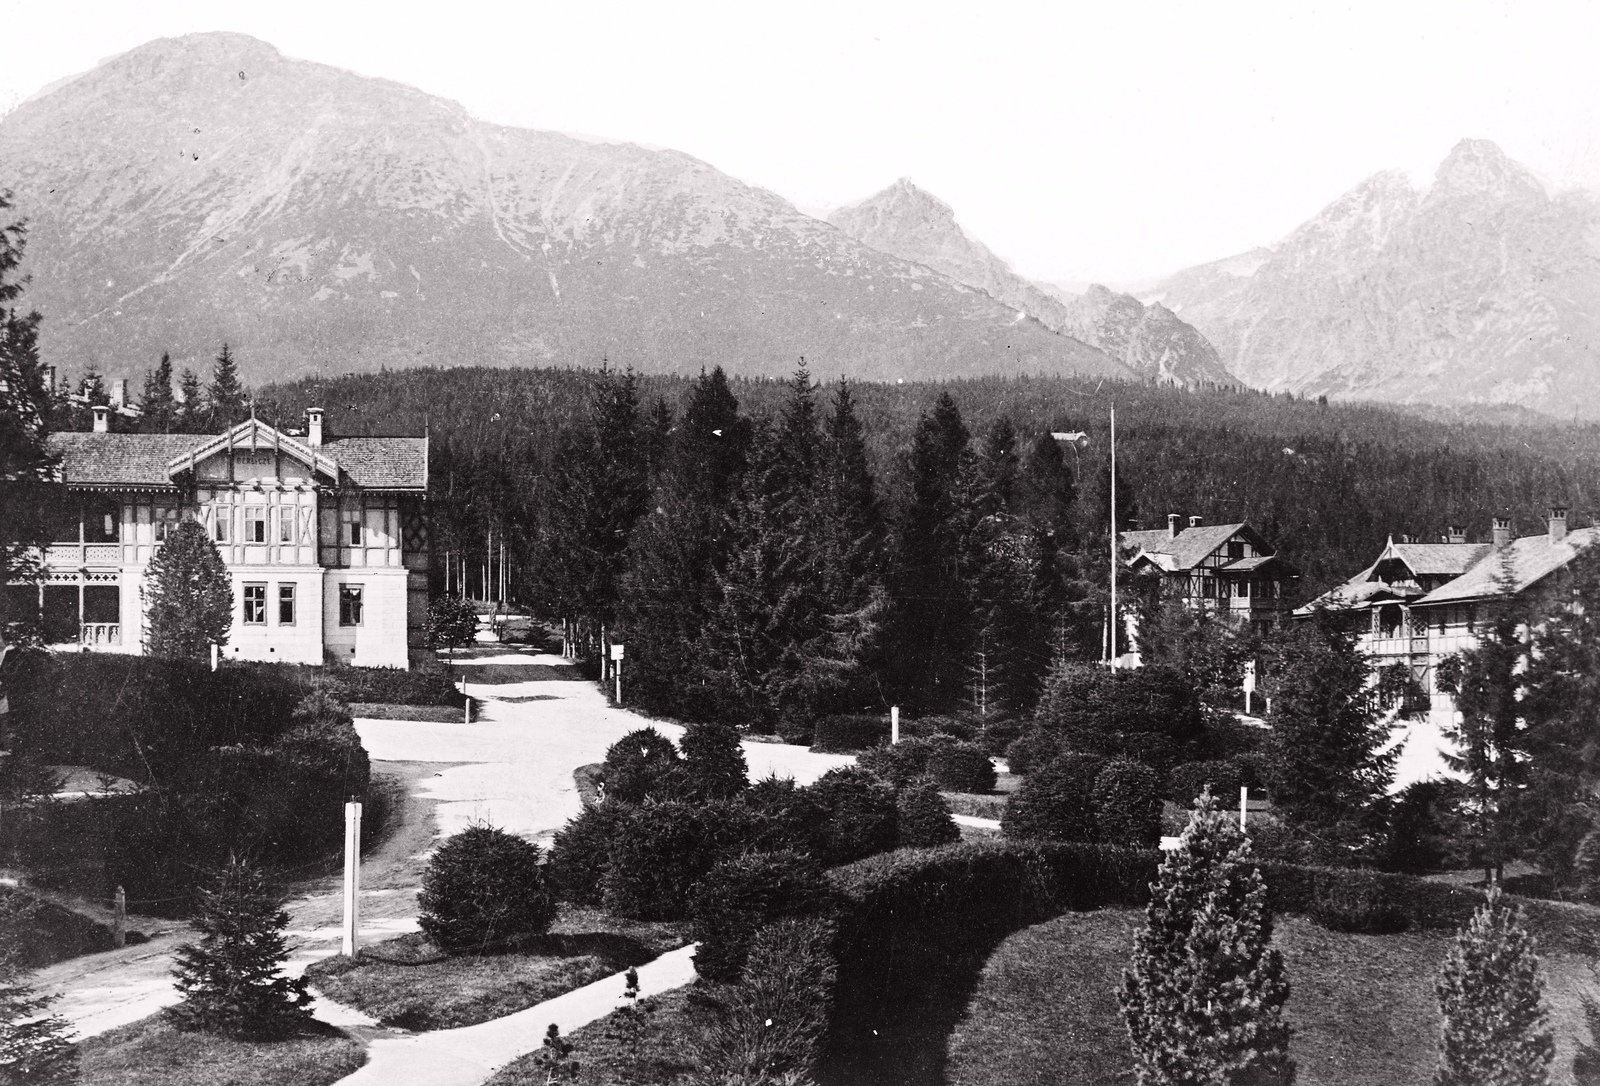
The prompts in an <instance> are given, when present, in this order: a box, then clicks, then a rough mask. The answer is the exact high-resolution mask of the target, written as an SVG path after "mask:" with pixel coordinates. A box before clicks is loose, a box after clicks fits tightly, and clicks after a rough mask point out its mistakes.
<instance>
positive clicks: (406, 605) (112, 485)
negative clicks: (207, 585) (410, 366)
mask: <svg viewBox="0 0 1600 1086" xmlns="http://www.w3.org/2000/svg"><path fill="white" fill-rule="evenodd" d="M308 423H309V425H308V426H307V430H306V433H305V434H304V435H296V434H290V433H285V432H282V431H279V430H277V429H275V428H273V427H271V426H268V425H267V424H266V423H263V422H258V421H256V420H254V419H251V420H249V421H247V422H241V423H239V424H238V425H237V426H234V427H232V428H231V429H229V430H228V431H227V432H226V433H222V434H215V435H190V434H117V433H110V432H108V427H107V425H106V415H105V409H104V408H99V409H97V411H96V419H95V429H94V431H93V432H91V433H57V434H52V435H51V437H50V444H51V449H52V451H53V452H54V453H55V454H56V455H58V456H59V457H60V458H61V468H60V471H61V479H62V482H64V483H65V484H66V487H67V491H68V493H69V494H70V495H71V499H70V501H69V502H67V503H65V504H64V506H63V508H62V509H61V510H60V513H61V515H60V517H59V518H58V527H57V530H56V532H55V536H56V539H57V540H58V541H57V542H53V543H51V545H50V546H49V547H48V548H47V549H46V552H45V555H44V558H45V570H44V579H43V581H42V583H40V584H39V585H37V586H34V585H28V586H17V585H14V586H11V588H10V591H12V592H19V591H21V592H35V591H36V592H37V594H38V605H39V609H40V614H41V620H42V623H43V626H44V629H45V635H46V639H47V640H49V641H51V642H53V643H56V644H63V643H66V644H76V645H80V646H82V647H83V648H86V649H89V650H94V651H111V652H130V653H138V652H141V651H142V649H143V645H144V641H145V628H144V620H143V612H144V608H143V606H142V596H141V589H142V587H143V583H144V574H145V569H146V566H147V565H148V563H149V561H150V559H151V557H152V556H153V555H154V553H155V551H156V549H157V548H158V547H159V546H160V545H161V543H162V542H163V541H164V540H165V539H166V538H167V535H168V533H170V532H171V530H172V527H173V526H174V525H176V524H177V523H179V522H180V521H182V520H185V519H192V520H196V521H199V522H200V523H201V524H203V525H204V526H205V529H206V534H207V535H208V536H209V537H210V538H211V540H212V542H214V543H215V544H216V546H217V550H218V551H219V553H220V554H221V555H222V559H223V562H224V563H225V564H226V566H227V569H228V575H229V577H230V579H231V580H232V588H233V600H234V604H233V606H234V616H233V626H232V629H231V630H230V633H229V637H228V643H227V645H226V646H225V648H224V650H223V651H224V652H225V653H226V655H227V656H228V657H229V658H230V659H233V658H237V659H243V660H279V661H285V662H291V663H311V664H320V663H323V662H324V661H325V660H328V659H337V660H339V661H341V662H344V663H348V664H354V665H357V666H366V667H406V666H407V664H408V649H409V648H411V647H420V643H421V641H420V638H421V627H422V621H423V617H424V615H425V613H426V608H427V570H428V539H427V531H426V526H425V521H424V518H423V500H424V496H425V494H426V490H427V485H428V448H427V439H426V438H425V437H346V438H337V439H329V440H324V439H323V433H322V429H323V428H322V412H321V411H320V409H313V410H312V411H310V412H308Z"/></svg>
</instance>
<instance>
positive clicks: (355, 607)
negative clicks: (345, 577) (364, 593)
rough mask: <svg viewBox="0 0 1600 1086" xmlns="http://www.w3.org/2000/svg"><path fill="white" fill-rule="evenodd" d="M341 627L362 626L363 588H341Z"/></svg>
mask: <svg viewBox="0 0 1600 1086" xmlns="http://www.w3.org/2000/svg"><path fill="white" fill-rule="evenodd" d="M339 625H341V626H359V625H361V586H360V585H358V584H342V585H340V586H339Z"/></svg>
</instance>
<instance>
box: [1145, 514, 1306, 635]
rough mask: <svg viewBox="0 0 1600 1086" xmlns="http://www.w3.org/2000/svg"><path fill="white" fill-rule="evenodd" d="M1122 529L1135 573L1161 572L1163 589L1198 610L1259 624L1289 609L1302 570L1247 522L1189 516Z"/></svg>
mask: <svg viewBox="0 0 1600 1086" xmlns="http://www.w3.org/2000/svg"><path fill="white" fill-rule="evenodd" d="M1180 519H1181V518H1179V517H1178V516H1177V515H1176V514H1169V515H1168V517H1167V527H1166V528H1165V529H1158V530H1154V531H1134V532H1123V533H1122V537H1121V541H1122V550H1123V554H1124V555H1126V556H1127V557H1126V558H1125V562H1126V565H1127V566H1128V568H1129V569H1130V570H1131V571H1133V572H1134V573H1136V574H1137V573H1141V572H1145V573H1153V574H1158V575H1159V576H1160V577H1161V588H1162V592H1163V593H1164V594H1167V595H1171V596H1175V597H1177V598H1179V599H1181V600H1183V601H1184V603H1185V605H1186V606H1188V607H1191V608H1193V609H1195V610H1208V611H1213V612H1216V613H1218V614H1221V615H1224V616H1226V617H1228V618H1230V619H1233V620H1234V621H1237V622H1240V623H1249V624H1250V625H1252V626H1255V627H1256V628H1258V629H1260V628H1263V627H1265V626H1267V625H1270V624H1272V623H1273V622H1276V621H1277V620H1278V618H1279V617H1280V616H1281V615H1284V614H1286V613H1287V599H1288V596H1289V588H1290V587H1291V586H1292V584H1293V582H1294V581H1295V580H1296V579H1297V578H1298V577H1299V574H1298V572H1297V571H1296V570H1295V569H1294V568H1293V567H1291V566H1290V565H1288V563H1286V562H1284V561H1283V559H1281V558H1279V557H1278V553H1277V549H1276V548H1275V547H1273V546H1272V544H1271V543H1269V542H1267V541H1266V540H1265V539H1264V538H1262V536H1261V534H1260V533H1259V532H1257V531H1256V530H1255V529H1254V528H1252V527H1250V525H1248V524H1242V523H1241V524H1202V523H1201V522H1200V518H1199V517H1190V518H1189V522H1188V524H1187V525H1186V526H1180V523H1179V522H1180Z"/></svg>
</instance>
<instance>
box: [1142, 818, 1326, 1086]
mask: <svg viewBox="0 0 1600 1086" xmlns="http://www.w3.org/2000/svg"><path fill="white" fill-rule="evenodd" d="M1271 942H1272V917H1271V914H1270V913H1269V912H1268V911H1267V888H1266V883H1265V882H1264V881H1263V880H1262V878H1261V870H1260V868H1258V867H1257V866H1256V865H1255V864H1254V863H1253V862H1252V859H1251V855H1250V842H1249V839H1248V838H1246V837H1245V836H1244V833H1243V832H1242V831H1241V830H1240V829H1239V827H1238V825H1237V823H1235V822H1234V821H1233V820H1232V819H1231V818H1230V817H1229V816H1228V815H1227V814H1226V813H1224V812H1222V811H1219V810H1218V809H1217V806H1216V803H1215V801H1214V800H1212V798H1211V793H1210V791H1209V790H1207V791H1206V792H1203V793H1202V794H1201V795H1200V798H1199V799H1197V800H1196V801H1195V806H1194V810H1193V812H1192V813H1191V814H1190V816H1189V825H1188V826H1187V827H1186V828H1185V829H1184V831H1183V836H1182V837H1181V838H1180V839H1179V845H1178V848H1177V849H1176V850H1174V851H1172V852H1170V853H1168V854H1167V857H1166V859H1165V860H1163V861H1162V864H1161V868H1160V872H1159V874H1158V876H1157V880H1156V882H1155V884H1154V885H1153V886H1152V887H1151V898H1150V904H1149V905H1148V906H1147V907H1146V908H1145V926H1144V927H1143V928H1142V929H1141V930H1140V931H1139V933H1138V935H1137V936H1135V939H1134V951H1133V960H1132V962H1131V963H1130V964H1129V967H1128V969H1127V970H1126V971H1125V972H1124V973H1123V975H1122V987H1121V989H1120V991H1119V992H1118V999H1119V1002H1120V1003H1121V1006H1122V1015H1123V1020H1124V1021H1125V1022H1126V1023H1127V1027H1128V1036H1129V1039H1130V1041H1131V1042H1132V1046H1133V1059H1134V1076H1135V1080H1136V1081H1137V1082H1138V1083H1139V1084H1140V1086H1180V1084H1181V1086H1191V1084H1198V1083H1210V1084H1217V1086H1222V1084H1228V1083H1241V1084H1242V1083H1251V1084H1253V1086H1267V1084H1269V1083H1270V1084H1274V1086H1287V1084H1289V1083H1292V1082H1293V1081H1294V1074H1295V1068H1294V1062H1293V1061H1292V1060H1291V1059H1290V1058H1289V1034H1290V1030H1289V1024H1288V1022H1287V1021H1285V1019H1284V1015H1283V1011H1284V1006H1285V1004H1287V1003H1288V1000H1289V982H1288V980H1287V979H1286V978H1285V976H1284V968H1283V956H1282V955H1281V954H1280V953H1279V952H1278V951H1276V950H1274V949H1272V947H1271V945H1270V944H1271Z"/></svg>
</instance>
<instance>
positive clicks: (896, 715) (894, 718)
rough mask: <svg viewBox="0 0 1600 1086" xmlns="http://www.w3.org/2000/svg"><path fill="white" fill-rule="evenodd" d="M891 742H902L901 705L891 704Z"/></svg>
mask: <svg viewBox="0 0 1600 1086" xmlns="http://www.w3.org/2000/svg"><path fill="white" fill-rule="evenodd" d="M889 742H890V743H898V742H900V706H898V705H891V706H889Z"/></svg>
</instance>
